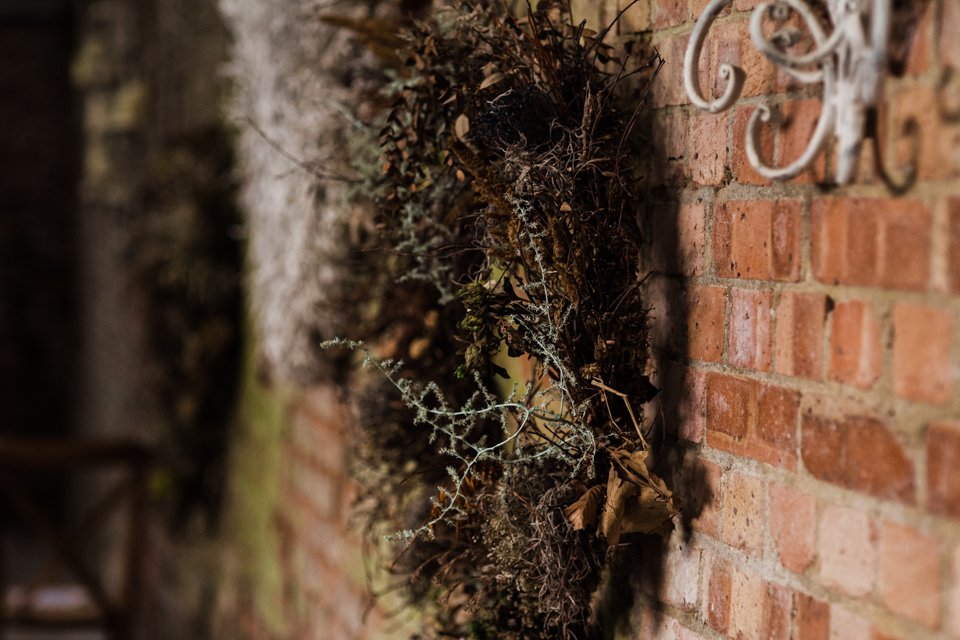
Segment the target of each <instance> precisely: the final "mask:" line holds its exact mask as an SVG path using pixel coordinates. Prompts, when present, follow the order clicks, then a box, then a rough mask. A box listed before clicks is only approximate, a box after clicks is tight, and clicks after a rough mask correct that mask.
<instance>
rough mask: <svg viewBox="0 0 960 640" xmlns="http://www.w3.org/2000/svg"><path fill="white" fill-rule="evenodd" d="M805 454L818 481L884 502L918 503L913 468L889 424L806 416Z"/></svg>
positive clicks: (866, 419)
mask: <svg viewBox="0 0 960 640" xmlns="http://www.w3.org/2000/svg"><path fill="white" fill-rule="evenodd" d="M800 451H801V455H802V457H803V463H804V464H805V465H806V467H807V470H808V471H809V472H810V473H811V474H812V475H813V476H814V477H816V478H819V479H820V480H825V481H826V482H832V483H834V484H838V485H840V486H842V487H846V488H848V489H853V490H854V491H861V492H864V493H869V494H871V495H874V496H877V497H880V498H889V499H895V500H901V501H903V502H910V501H912V500H913V499H914V481H913V463H912V462H911V461H910V458H909V457H908V456H907V454H906V452H905V451H904V449H903V446H902V445H901V444H900V442H899V441H898V440H897V438H896V437H895V436H894V435H893V434H892V433H891V432H890V431H889V430H888V429H887V427H886V425H884V423H883V422H881V421H879V420H877V419H875V418H870V417H866V416H847V417H845V418H843V419H833V418H828V417H824V416H818V415H814V414H812V413H806V414H805V415H804V416H803V421H802V435H801V442H800Z"/></svg>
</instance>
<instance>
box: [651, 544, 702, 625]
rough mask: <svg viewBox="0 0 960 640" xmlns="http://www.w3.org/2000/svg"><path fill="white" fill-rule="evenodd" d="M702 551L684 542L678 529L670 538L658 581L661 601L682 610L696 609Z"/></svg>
mask: <svg viewBox="0 0 960 640" xmlns="http://www.w3.org/2000/svg"><path fill="white" fill-rule="evenodd" d="M702 553H703V552H702V550H701V549H700V548H699V547H697V546H691V545H690V544H688V543H686V542H684V540H683V535H682V534H681V533H680V532H679V531H677V532H675V533H674V535H673V536H672V537H671V538H670V541H669V543H668V546H667V553H666V556H665V558H664V563H663V578H662V580H661V582H660V594H659V595H660V598H661V599H662V601H663V602H665V603H666V604H669V605H670V606H673V607H676V608H678V609H682V610H684V611H693V610H695V609H696V607H697V594H698V593H699V592H700V575H701V568H700V560H701V556H702Z"/></svg>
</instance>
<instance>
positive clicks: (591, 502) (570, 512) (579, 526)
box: [563, 485, 603, 531]
mask: <svg viewBox="0 0 960 640" xmlns="http://www.w3.org/2000/svg"><path fill="white" fill-rule="evenodd" d="M602 495H603V487H602V486H601V485H597V486H595V487H590V488H589V489H587V490H586V491H585V492H584V493H583V495H582V496H580V497H579V498H578V499H577V501H576V502H574V503H573V504H572V505H570V506H569V507H567V508H566V509H564V510H563V514H564V515H565V516H567V520H569V521H570V524H572V525H573V530H574V531H582V530H583V529H585V528H587V527H589V526H590V525H592V524H593V523H594V522H596V520H597V507H598V506H600V498H601V496H602Z"/></svg>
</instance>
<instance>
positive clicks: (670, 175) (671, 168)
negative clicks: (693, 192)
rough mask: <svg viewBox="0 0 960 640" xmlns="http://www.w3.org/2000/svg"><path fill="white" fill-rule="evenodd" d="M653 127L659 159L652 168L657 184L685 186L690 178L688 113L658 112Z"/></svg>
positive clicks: (676, 111)
mask: <svg viewBox="0 0 960 640" xmlns="http://www.w3.org/2000/svg"><path fill="white" fill-rule="evenodd" d="M654 122H655V124H654V128H653V146H654V149H656V154H655V156H656V160H652V164H651V165H650V166H649V171H650V173H651V177H652V179H653V181H654V182H655V183H656V184H659V185H674V186H682V185H684V184H685V183H686V181H687V179H688V175H687V155H688V145H689V137H690V128H689V125H688V117H687V114H686V113H684V112H683V111H681V110H680V109H663V110H661V111H658V112H657V114H656V116H655V120H654Z"/></svg>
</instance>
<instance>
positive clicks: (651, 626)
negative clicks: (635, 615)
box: [631, 607, 677, 640]
mask: <svg viewBox="0 0 960 640" xmlns="http://www.w3.org/2000/svg"><path fill="white" fill-rule="evenodd" d="M635 634H636V635H633V636H631V637H633V638H636V639H637V640H640V639H641V638H656V639H657V640H677V621H676V620H674V619H673V618H670V617H668V616H667V615H666V614H665V613H662V612H660V611H657V610H656V609H651V608H650V607H644V608H643V609H642V610H641V611H640V620H639V623H638V624H637V625H636V630H635Z"/></svg>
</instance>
